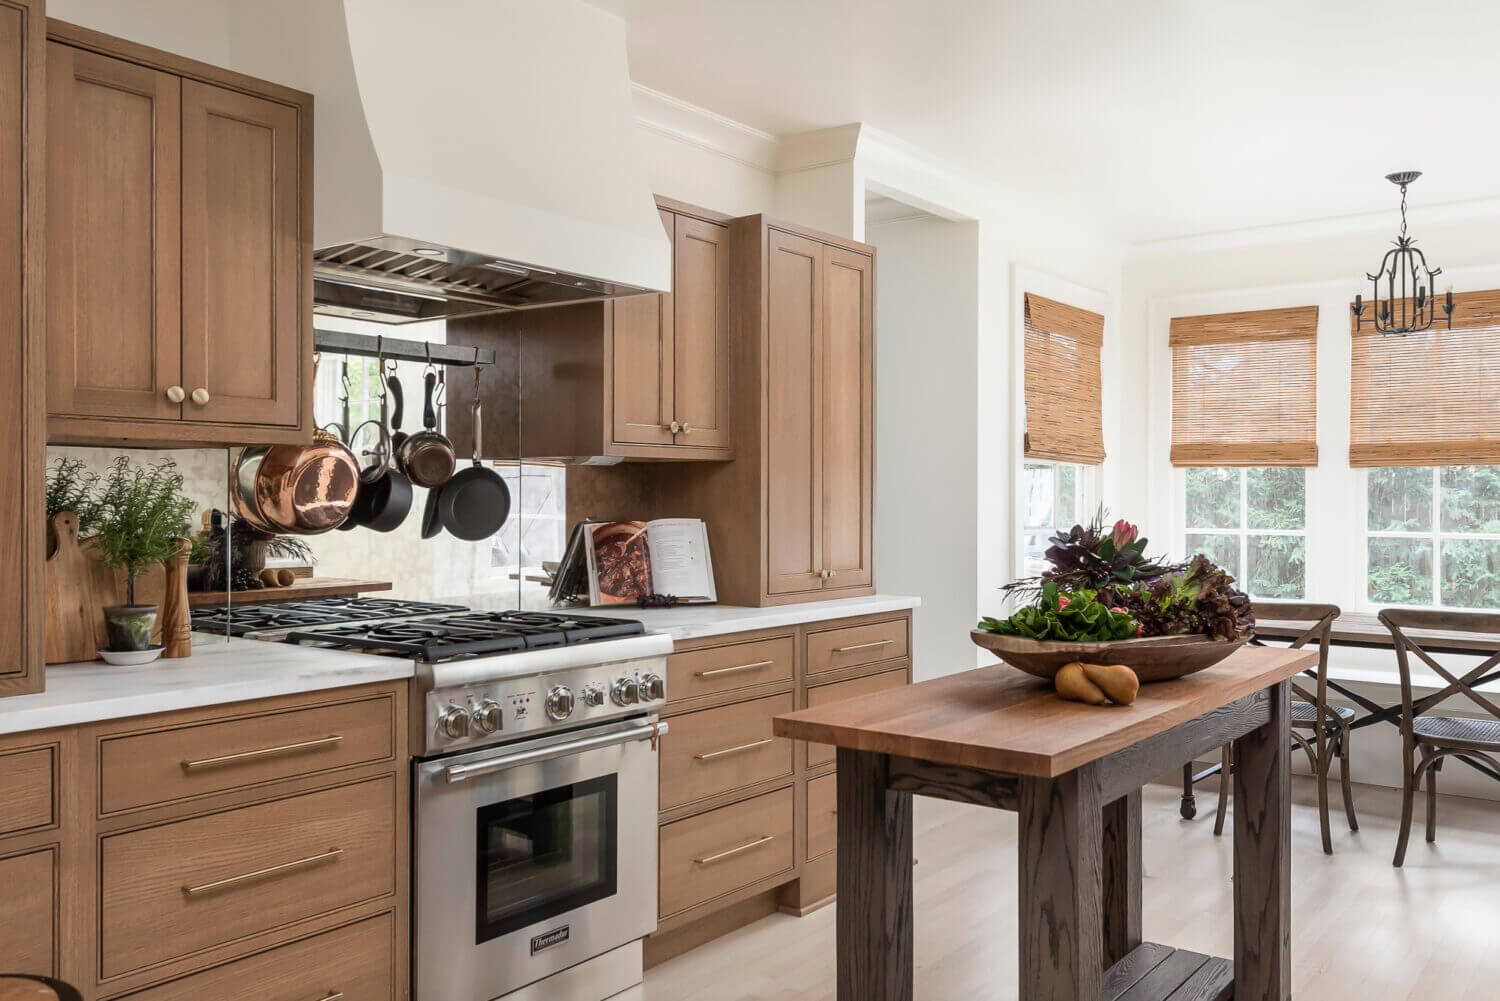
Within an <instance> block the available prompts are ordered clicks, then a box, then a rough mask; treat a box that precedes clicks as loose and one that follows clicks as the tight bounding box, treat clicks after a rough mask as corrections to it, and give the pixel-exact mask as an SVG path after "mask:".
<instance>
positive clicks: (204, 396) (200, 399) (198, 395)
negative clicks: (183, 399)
mask: <svg viewBox="0 0 1500 1001" xmlns="http://www.w3.org/2000/svg"><path fill="white" fill-rule="evenodd" d="M193 402H194V403H196V404H198V406H200V407H206V406H208V390H206V389H204V388H203V387H202V386H199V387H198V388H197V389H195V390H193Z"/></svg>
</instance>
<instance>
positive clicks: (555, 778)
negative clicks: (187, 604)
mask: <svg viewBox="0 0 1500 1001" xmlns="http://www.w3.org/2000/svg"><path fill="white" fill-rule="evenodd" d="M376 600H380V599H376ZM297 604H298V605H300V606H318V605H319V604H320V603H319V602H317V601H312V602H298V603H297ZM241 611H242V610H241V609H236V610H235V615H236V622H235V626H236V627H239V626H240V625H241V624H242V623H241V622H240V621H239V620H238V616H239V615H240V613H241ZM292 611H294V612H295V613H296V615H289V614H286V613H282V614H280V615H274V614H273V615H271V616H268V617H267V618H266V620H265V621H264V624H263V629H260V630H256V629H248V630H246V631H245V632H244V635H248V636H250V637H252V638H261V639H275V640H281V641H284V642H292V643H299V644H302V645H308V646H321V647H330V648H339V649H352V650H365V651H369V652H372V653H382V654H387V655H390V656H402V657H410V658H412V659H413V660H415V662H416V665H417V674H416V681H415V688H414V691H413V700H412V712H413V713H414V714H415V713H419V712H420V713H421V719H422V735H421V737H420V739H419V740H416V741H415V742H414V746H413V748H412V753H413V754H414V755H416V760H415V761H414V763H413V773H412V779H413V786H412V799H413V807H414V809H413V814H414V819H413V827H412V834H413V839H412V852H413V866H412V870H413V872H412V878H413V893H412V900H413V922H412V936H413V947H412V957H413V984H414V994H413V997H414V999H415V1001H492V999H496V998H502V997H503V998H505V999H506V1001H563V999H566V1001H603V999H605V998H611V997H614V996H615V995H617V994H619V993H621V992H623V991H626V990H629V989H630V988H632V987H634V986H635V985H637V984H639V983H640V982H641V979H642V972H641V970H642V964H641V939H642V938H644V937H645V936H646V935H648V934H649V933H650V932H651V931H652V930H654V929H655V927H656V895H657V857H656V850H657V843H656V812H657V754H656V750H657V740H658V738H659V737H660V736H661V735H662V734H664V733H665V732H666V730H667V725H666V724H665V723H662V722H660V721H659V720H658V719H657V716H656V710H658V709H659V708H660V707H661V706H662V705H663V704H664V702H665V700H666V683H665V680H664V679H665V677H666V655H667V654H668V653H670V652H671V649H672V643H671V640H670V639H669V638H667V637H666V636H660V635H648V634H646V633H645V631H644V629H643V627H642V626H641V624H640V623H639V622H634V621H630V620H622V619H612V618H604V617H600V616H592V615H577V616H575V615H564V614H551V613H533V612H474V611H467V610H461V611H456V612H450V613H449V614H442V615H430V614H429V615H411V614H406V615H402V614H400V613H399V612H398V613H397V614H395V615H391V616H389V617H382V616H380V615H376V614H372V613H375V612H377V611H380V609H378V608H376V607H374V606H365V607H363V608H356V609H349V608H343V609H334V608H332V607H331V606H330V607H327V608H321V609H320V608H318V607H311V608H309V607H302V608H299V609H295V610H292ZM386 611H391V610H390V609H386ZM325 613H326V614H327V615H332V616H334V621H332V622H330V621H327V620H326V619H324V618H323V616H324V614H325ZM297 616H306V617H308V618H309V619H310V620H319V621H309V622H308V623H307V624H306V625H303V626H298V625H297V624H295V623H293V622H291V619H293V618H295V617H297ZM221 628H222V627H221ZM414 736H415V731H414Z"/></svg>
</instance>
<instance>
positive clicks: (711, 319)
mask: <svg viewBox="0 0 1500 1001" xmlns="http://www.w3.org/2000/svg"><path fill="white" fill-rule="evenodd" d="M672 290H673V299H674V304H673V315H674V318H675V323H674V324H673V339H672V359H673V380H672V383H673V387H674V389H673V408H672V415H673V417H675V418H676V419H677V420H678V421H680V422H681V423H683V424H685V425H687V427H688V428H689V429H690V430H688V431H686V432H684V433H683V434H681V435H679V436H678V439H677V442H678V444H681V445H699V446H704V447H713V448H727V447H729V230H728V229H727V228H726V227H724V226H718V225H715V224H714V223H711V222H704V221H703V220H701V219H694V218H692V217H690V216H682V215H680V216H678V217H677V235H676V240H675V242H674V244H673V252H672Z"/></svg>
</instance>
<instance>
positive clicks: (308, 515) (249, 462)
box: [233, 430, 359, 535]
mask: <svg viewBox="0 0 1500 1001" xmlns="http://www.w3.org/2000/svg"><path fill="white" fill-rule="evenodd" d="M358 488H359V463H358V462H357V461H355V458H354V453H353V452H351V451H349V449H348V447H347V446H345V445H344V443H343V442H342V441H340V440H339V438H338V436H337V435H334V434H330V433H329V432H327V431H323V430H318V431H316V432H314V433H313V443H312V444H311V445H272V446H270V447H264V446H252V447H250V448H247V449H245V450H244V451H243V452H241V453H240V458H239V462H238V463H237V464H236V467H235V478H234V491H233V502H234V510H235V514H236V515H238V516H239V517H241V518H243V519H244V520H245V522H246V523H247V524H248V525H250V527H252V528H255V529H257V530H259V531H262V532H268V533H270V534H272V535H279V534H282V533H289V534H292V535H319V534H321V533H323V532H327V531H329V530H331V529H334V528H337V527H338V526H339V525H340V524H342V523H343V521H344V519H346V518H348V517H349V510H350V508H352V507H353V506H354V497H355V494H356V493H357V492H358Z"/></svg>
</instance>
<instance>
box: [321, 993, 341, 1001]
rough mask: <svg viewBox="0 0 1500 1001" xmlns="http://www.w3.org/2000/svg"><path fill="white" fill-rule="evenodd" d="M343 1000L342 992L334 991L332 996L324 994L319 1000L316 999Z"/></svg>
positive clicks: (327, 1000) (325, 1000)
mask: <svg viewBox="0 0 1500 1001" xmlns="http://www.w3.org/2000/svg"><path fill="white" fill-rule="evenodd" d="M343 998H344V992H343V991H334V992H333V993H332V994H325V995H323V996H322V997H321V998H319V999H318V1001H343Z"/></svg>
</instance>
